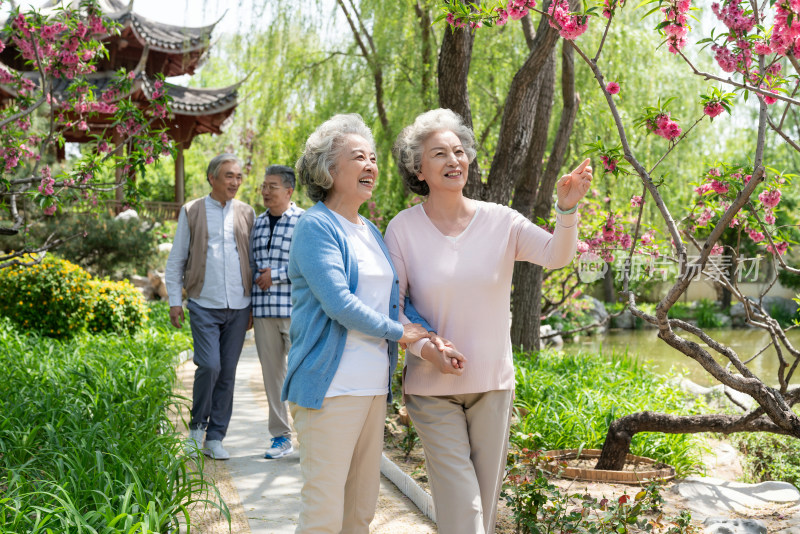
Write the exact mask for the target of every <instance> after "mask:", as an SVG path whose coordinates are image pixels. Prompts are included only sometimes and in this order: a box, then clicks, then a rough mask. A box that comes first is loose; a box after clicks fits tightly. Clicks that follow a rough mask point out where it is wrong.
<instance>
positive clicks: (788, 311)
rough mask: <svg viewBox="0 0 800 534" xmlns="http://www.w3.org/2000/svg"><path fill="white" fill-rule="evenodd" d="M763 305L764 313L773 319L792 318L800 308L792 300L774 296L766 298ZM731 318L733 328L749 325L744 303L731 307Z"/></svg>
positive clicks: (754, 300)
mask: <svg viewBox="0 0 800 534" xmlns="http://www.w3.org/2000/svg"><path fill="white" fill-rule="evenodd" d="M748 299H749V300H750V301H751V302H754V303H755V302H757V301H756V299H753V298H750V297H748ZM761 305H762V306H763V307H764V311H766V312H767V313H769V314H770V315H771V316H773V317H791V316H793V315H795V314H796V313H797V309H798V306H800V305H798V303H797V302H795V301H793V300H792V299H787V298H783V297H773V296H766V297H764V299H763V300H762V301H761ZM730 316H731V321H732V323H733V326H745V325H747V323H746V316H745V310H744V304H743V303H741V302H737V303H736V304H734V305H733V306H731V311H730Z"/></svg>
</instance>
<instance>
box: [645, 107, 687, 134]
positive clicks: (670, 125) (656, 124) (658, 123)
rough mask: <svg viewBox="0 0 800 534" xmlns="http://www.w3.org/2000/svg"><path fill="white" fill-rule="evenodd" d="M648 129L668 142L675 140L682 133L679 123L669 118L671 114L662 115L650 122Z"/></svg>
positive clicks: (648, 122)
mask: <svg viewBox="0 0 800 534" xmlns="http://www.w3.org/2000/svg"><path fill="white" fill-rule="evenodd" d="M647 128H648V129H649V130H650V131H651V132H653V133H654V134H656V135H658V136H660V137H663V138H664V139H666V140H667V141H670V140H672V139H675V138H676V137H678V136H679V135H681V131H682V130H681V127H680V126H679V125H678V123H677V122H675V121H674V120H672V119H671V118H670V117H669V113H661V114H659V115H657V116H656V117H655V118H654V119H650V120H648V121H647Z"/></svg>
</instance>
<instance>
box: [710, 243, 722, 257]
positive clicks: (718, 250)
mask: <svg viewBox="0 0 800 534" xmlns="http://www.w3.org/2000/svg"><path fill="white" fill-rule="evenodd" d="M724 251H725V248H724V247H723V246H722V245H720V244H719V243H714V246H713V247H711V253H710V254H711V255H712V256H719V255H720V254H722V253H723V252H724Z"/></svg>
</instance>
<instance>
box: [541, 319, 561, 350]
mask: <svg viewBox="0 0 800 534" xmlns="http://www.w3.org/2000/svg"><path fill="white" fill-rule="evenodd" d="M554 332H556V330H555V329H553V327H552V326H550V325H549V324H543V325H542V326H540V327H539V337H540V338H541V340H540V341H541V345H542V347H543V348H544V347H553V348H556V349H560V348H561V347H563V346H564V339H563V338H562V337H561V336H558V335H556V336H551V337H544V336H546V335H549V334H552V333H554Z"/></svg>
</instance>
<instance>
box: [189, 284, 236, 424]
mask: <svg viewBox="0 0 800 534" xmlns="http://www.w3.org/2000/svg"><path fill="white" fill-rule="evenodd" d="M187 308H188V309H189V319H190V322H191V325H192V338H193V339H194V363H195V365H197V369H196V370H195V372H194V388H193V389H192V419H191V421H189V428H190V429H192V430H194V429H197V428H204V429H205V430H206V440H222V439H223V438H225V434H226V433H227V431H228V423H230V421H231V412H232V411H233V386H234V384H235V382H236V365H237V364H238V363H239V355H240V354H241V353H242V345H244V334H245V332H246V331H247V323H248V322H249V320H250V307H249V306H248V307H247V308H244V309H241V310H232V309H230V308H222V309H212V308H204V307H202V306H199V305H197V304H196V303H194V302H192V301H191V300H190V301H189V303H188V305H187Z"/></svg>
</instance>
